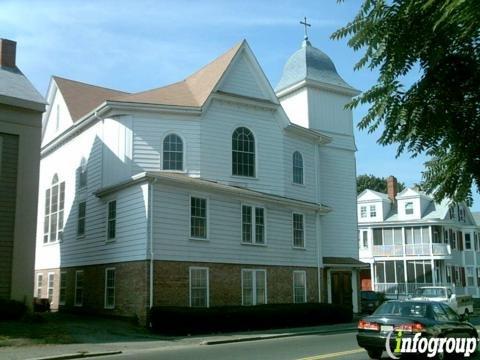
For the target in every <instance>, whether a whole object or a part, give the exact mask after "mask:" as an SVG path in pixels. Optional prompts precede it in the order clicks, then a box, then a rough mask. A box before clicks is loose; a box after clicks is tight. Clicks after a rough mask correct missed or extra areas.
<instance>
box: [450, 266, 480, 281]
mask: <svg viewBox="0 0 480 360" xmlns="http://www.w3.org/2000/svg"><path fill="white" fill-rule="evenodd" d="M446 269H447V283H448V284H451V283H452V267H451V266H448V265H447V268H446ZM479 269H480V268H479Z"/></svg>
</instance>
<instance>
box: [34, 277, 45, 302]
mask: <svg viewBox="0 0 480 360" xmlns="http://www.w3.org/2000/svg"><path fill="white" fill-rule="evenodd" d="M40 277H41V278H42V284H41V286H38V278H40ZM36 280H37V281H36V283H35V289H36V291H35V295H37V298H38V299H42V295H43V273H41V272H39V273H37V279H36ZM39 289H40V296H38V290H39Z"/></svg>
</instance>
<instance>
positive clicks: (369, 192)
mask: <svg viewBox="0 0 480 360" xmlns="http://www.w3.org/2000/svg"><path fill="white" fill-rule="evenodd" d="M365 194H372V195H375V196H376V197H377V198H378V199H381V200H390V199H389V197H388V195H387V194H384V193H381V192H378V191H375V190H370V189H365V190H363V191H362V192H361V193H360V194H358V195H357V201H361V198H362V197H363V196H364V195H365Z"/></svg>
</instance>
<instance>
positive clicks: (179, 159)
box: [163, 134, 183, 171]
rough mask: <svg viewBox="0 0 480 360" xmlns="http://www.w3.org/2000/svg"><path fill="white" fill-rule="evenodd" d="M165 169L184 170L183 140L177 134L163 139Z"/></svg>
mask: <svg viewBox="0 0 480 360" xmlns="http://www.w3.org/2000/svg"><path fill="white" fill-rule="evenodd" d="M163 170H180V171H181V170H183V141H182V138H181V137H180V136H178V135H177V134H170V135H168V136H166V137H165V139H164V140H163Z"/></svg>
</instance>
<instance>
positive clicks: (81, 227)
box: [77, 201, 87, 236]
mask: <svg viewBox="0 0 480 360" xmlns="http://www.w3.org/2000/svg"><path fill="white" fill-rule="evenodd" d="M86 212H87V202H86V201H82V202H80V203H78V219H77V236H83V235H85V217H86Z"/></svg>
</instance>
